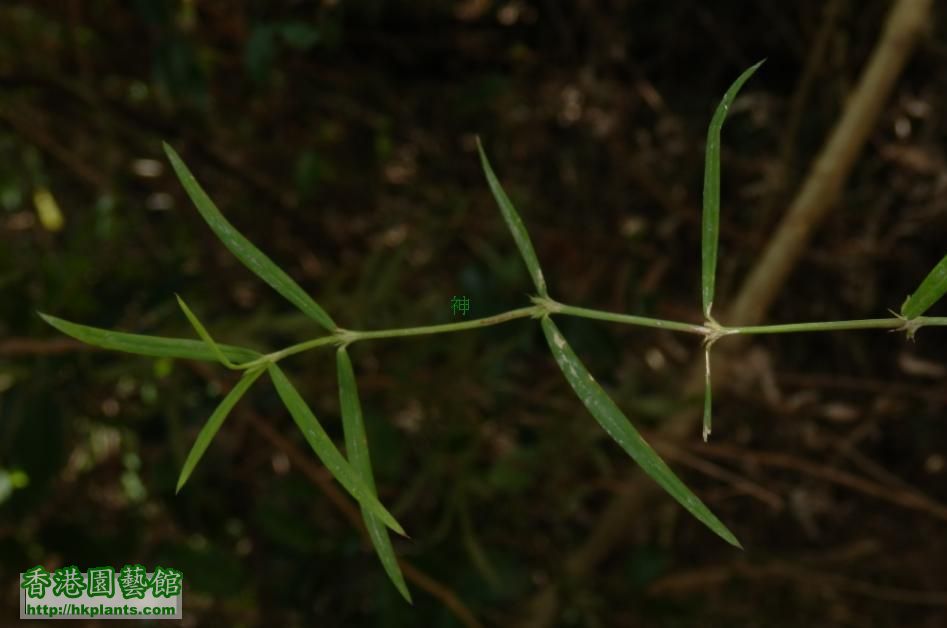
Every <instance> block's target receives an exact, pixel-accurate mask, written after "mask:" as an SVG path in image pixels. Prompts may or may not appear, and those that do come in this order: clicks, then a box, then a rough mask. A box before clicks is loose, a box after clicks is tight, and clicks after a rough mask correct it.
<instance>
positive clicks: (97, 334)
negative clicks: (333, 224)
mask: <svg viewBox="0 0 947 628" xmlns="http://www.w3.org/2000/svg"><path fill="white" fill-rule="evenodd" d="M164 148H165V152H166V153H167V155H168V159H169V160H170V161H171V165H172V167H173V168H174V171H175V173H176V174H177V176H178V178H179V179H180V181H181V183H182V185H183V186H184V189H185V191H186V192H187V194H188V196H189V197H190V198H191V200H192V201H193V202H194V204H195V206H196V207H197V209H198V211H199V212H200V214H201V216H202V217H203V218H204V220H205V222H207V224H208V225H209V226H210V228H211V230H212V231H213V232H214V233H215V234H216V235H217V237H218V238H219V239H220V240H221V242H223V243H224V245H225V246H226V247H227V248H228V249H229V250H230V251H231V252H232V253H233V254H234V255H235V256H236V257H237V258H238V259H239V260H240V261H241V262H243V264H245V265H246V266H247V267H248V268H249V269H250V270H252V271H253V272H254V273H255V274H256V275H257V276H259V277H260V278H261V279H263V280H264V281H265V282H266V283H268V284H269V285H270V286H272V287H273V288H274V289H275V290H276V291H277V292H278V293H280V294H281V295H282V296H284V297H285V298H286V299H287V300H288V301H290V302H291V303H293V304H294V305H295V306H296V307H298V308H299V309H300V310H301V311H302V312H303V313H305V314H306V315H308V316H309V317H310V318H312V319H313V320H314V321H316V322H317V323H318V324H319V325H320V326H322V327H323V328H325V329H326V330H328V331H330V332H337V331H338V326H337V325H336V323H335V321H333V320H332V318H331V317H330V316H329V314H328V313H327V312H326V311H325V310H324V309H323V308H322V307H321V306H320V305H319V304H318V303H316V302H315V301H314V300H313V299H312V298H311V297H310V296H309V295H308V294H306V292H305V291H304V290H303V289H302V287H300V286H299V284H297V283H296V282H295V281H294V280H293V279H292V278H291V277H290V276H289V275H288V274H286V273H285V272H284V271H283V270H282V269H280V268H279V267H278V266H277V265H276V264H275V263H274V262H273V261H272V260H270V259H269V257H267V256H266V255H265V254H264V253H263V252H262V251H260V250H259V249H258V248H256V247H255V246H254V245H253V244H252V243H251V242H250V241H249V240H247V239H246V238H245V237H244V236H243V235H242V234H241V233H240V232H239V231H237V230H236V229H235V228H234V227H233V225H231V224H230V223H229V222H228V221H227V220H226V219H225V218H224V217H223V215H222V214H221V213H220V211H219V210H218V209H217V207H216V205H215V204H214V203H213V201H212V200H211V199H210V197H208V196H207V194H206V193H205V192H204V190H203V188H202V187H201V186H200V184H199V183H198V182H197V180H196V179H195V178H194V176H193V175H192V174H191V172H190V170H189V169H188V167H187V166H186V165H185V164H184V162H183V161H182V160H181V158H180V157H179V156H178V154H177V153H176V152H175V151H174V149H172V148H171V147H170V146H168V145H167V144H165V145H164ZM177 301H178V304H179V306H180V307H181V310H182V311H183V312H184V315H185V316H186V318H187V319H188V321H189V322H190V324H191V326H192V327H194V329H195V331H196V332H197V335H198V336H199V337H200V339H201V340H200V341H194V340H189V339H183V338H162V337H155V336H145V335H139V334H129V333H124V332H115V331H111V330H106V329H99V328H95V327H89V326H86V325H79V324H76V323H72V322H69V321H65V320H62V319H59V318H56V317H53V316H48V315H46V314H40V315H41V316H42V317H43V319H44V320H45V321H46V322H47V323H49V324H50V325H52V326H53V327H55V328H56V329H58V330H59V331H61V332H63V333H65V334H67V335H69V336H72V337H73V338H76V339H77V340H80V341H82V342H85V343H88V344H91V345H94V346H97V347H101V348H104V349H111V350H117V351H125V352H129V353H135V354H139V355H147V356H153V357H164V358H183V359H194V360H205V361H217V362H220V363H221V364H223V365H224V366H226V367H227V368H230V369H235V370H243V371H244V373H243V375H242V376H241V378H240V379H239V380H238V381H237V383H236V384H235V385H234V387H233V388H232V389H231V390H230V391H229V392H228V393H227V394H226V395H225V396H224V398H223V400H222V401H221V402H220V403H219V404H218V406H217V408H216V409H215V410H214V411H213V412H212V413H211V416H210V418H208V420H207V422H206V423H205V424H204V426H203V427H202V428H201V430H200V432H199V433H198V435H197V438H196V439H195V441H194V444H193V446H192V447H191V450H190V451H189V452H188V455H187V458H186V459H185V461H184V464H183V466H182V468H181V472H180V475H179V477H178V482H177V487H176V491H180V490H181V488H183V486H184V484H185V483H186V482H187V480H188V478H190V476H191V474H192V472H193V471H194V469H195V467H196V466H197V463H198V462H199V461H200V459H201V457H202V456H203V455H204V452H205V451H206V450H207V448H208V447H209V446H210V443H211V441H212V440H213V438H214V436H215V435H216V434H217V432H218V430H219V429H220V427H221V426H222V425H223V423H224V421H225V420H226V418H227V416H228V415H229V414H230V412H231V410H232V409H233V407H234V406H235V405H236V403H237V402H238V401H239V400H240V399H241V398H242V397H243V396H244V394H246V392H247V391H248V390H249V389H250V387H251V386H252V385H253V384H254V383H255V382H256V380H257V379H259V377H260V375H262V374H263V373H264V372H267V373H268V374H269V376H270V379H271V380H272V382H273V384H274V386H275V388H276V392H277V394H278V395H279V397H280V399H281V400H282V401H283V403H284V405H285V406H286V408H287V410H288V411H289V413H290V415H291V416H292V417H293V420H294V421H295V423H296V425H297V427H298V428H299V429H300V431H301V432H302V433H303V436H304V437H305V439H306V441H307V442H308V443H309V445H310V447H312V449H313V451H314V452H315V454H316V456H317V457H318V458H319V459H320V460H321V461H322V463H323V464H324V465H325V466H326V468H327V469H328V470H329V472H330V473H331V474H332V476H333V477H334V478H335V479H336V480H337V481H338V482H339V483H340V484H341V485H342V486H343V487H344V488H345V489H346V490H347V491H348V492H349V493H350V494H351V495H352V497H354V498H355V499H356V500H357V501H358V502H359V504H360V506H361V510H362V518H363V520H364V522H365V527H366V529H367V531H368V536H369V538H370V539H371V542H372V545H373V546H374V548H375V550H376V552H377V554H378V556H379V558H380V560H381V563H382V565H383V567H384V569H385V571H386V572H387V574H388V576H389V577H390V578H391V580H392V582H393V583H394V585H395V587H396V588H397V589H398V591H399V592H400V593H401V595H402V596H404V598H405V599H406V600H408V601H409V602H410V601H411V595H410V593H409V591H408V588H407V585H406V584H405V581H404V576H403V575H402V573H401V569H400V567H399V565H398V561H397V558H396V557H395V554H394V550H393V548H392V546H391V540H390V538H389V536H388V530H387V529H391V530H394V531H395V532H397V533H398V534H401V535H404V534H405V533H404V530H403V528H402V527H401V525H400V524H399V523H398V522H397V520H396V519H395V518H394V516H392V515H391V513H390V512H388V510H387V509H386V508H385V507H384V506H383V505H382V504H381V502H380V501H379V500H378V497H377V493H376V490H375V482H374V478H373V476H372V470H371V462H370V460H369V458H368V442H367V438H366V435H365V428H364V424H363V421H362V415H361V407H360V404H359V402H358V391H357V388H356V385H355V375H354V372H353V369H352V365H351V362H350V360H349V357H348V354H347V352H346V350H345V348H344V347H343V348H340V349H339V351H338V357H337V366H338V377H339V394H340V400H341V406H342V419H343V430H344V432H345V437H346V442H347V447H346V449H347V451H348V455H349V459H348V460H347V459H346V458H345V457H344V456H343V455H342V453H341V452H340V451H339V450H338V448H337V447H336V446H335V444H334V443H333V442H332V439H331V438H329V436H328V434H327V433H326V431H325V429H323V427H322V425H321V424H320V423H319V421H318V420H317V419H316V417H315V415H314V414H313V412H312V410H311V409H310V408H309V406H308V405H307V404H306V402H305V401H304V400H303V398H302V396H301V395H300V394H299V392H298V391H297V390H296V388H295V387H294V386H293V384H292V383H291V382H290V380H289V378H287V377H286V375H285V374H284V373H283V371H282V369H280V368H279V367H278V366H277V365H276V363H275V360H273V359H271V358H270V357H269V356H265V355H262V354H260V353H259V352H257V351H254V350H252V349H247V348H244V347H234V346H230V345H225V344H219V343H217V342H216V341H215V340H214V339H213V337H212V336H211V335H210V333H209V332H208V331H207V329H206V327H205V326H204V325H203V323H201V321H200V319H198V317H197V316H196V315H195V314H194V313H193V312H192V311H191V309H190V308H189V307H188V306H187V304H186V303H185V302H184V300H183V299H182V298H181V297H180V296H178V297H177Z"/></svg>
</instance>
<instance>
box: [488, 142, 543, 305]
mask: <svg viewBox="0 0 947 628" xmlns="http://www.w3.org/2000/svg"><path fill="white" fill-rule="evenodd" d="M477 150H478V151H480V164H481V165H482V166H483V172H484V174H486V175H487V183H488V184H489V186H490V191H491V192H493V198H495V199H496V202H497V205H499V206H500V212H501V213H502V214H503V220H505V221H506V226H507V227H509V229H510V233H512V234H513V239H514V240H516V246H517V247H518V248H519V250H520V255H522V256H523V261H524V262H526V268H527V269H528V270H529V274H530V275H531V276H532V277H533V283H534V284H536V290H538V291H539V296H541V297H547V296H549V295H548V294H547V293H546V280H545V279H544V278H543V271H542V269H540V268H539V259H537V258H536V251H534V250H533V243H532V242H530V240H529V233H527V232H526V227H525V226H524V225H523V219H522V218H520V215H519V214H518V213H517V212H516V209H515V208H514V207H513V203H511V202H510V198H509V197H508V196H507V195H506V192H504V191H503V186H501V185H500V182H499V181H498V180H497V177H496V175H495V174H494V173H493V168H491V167H490V162H489V160H488V159H487V154H486V153H485V152H484V150H483V145H481V144H480V138H479V137H478V138H477Z"/></svg>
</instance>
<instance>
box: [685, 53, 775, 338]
mask: <svg viewBox="0 0 947 628" xmlns="http://www.w3.org/2000/svg"><path fill="white" fill-rule="evenodd" d="M764 61H765V59H764ZM762 64H763V61H760V62H759V63H757V64H756V65H754V66H752V67H750V68H749V69H747V70H746V71H744V72H743V74H741V75H740V76H739V77H738V78H737V80H735V81H734V82H733V85H731V86H730V89H728V90H727V92H726V93H725V94H724V95H723V99H722V100H721V101H720V104H719V105H718V106H717V110H716V111H714V117H713V118H712V119H711V120H710V128H708V129H707V148H706V154H705V158H704V211H703V216H702V219H701V223H702V224H701V277H700V278H701V297H702V300H703V307H704V318H707V319H709V318H710V310H711V308H712V307H713V304H714V284H715V282H716V276H717V245H718V242H719V239H720V130H721V129H722V128H723V121H724V120H725V119H726V117H727V111H728V110H729V109H730V105H731V104H733V100H734V99H735V98H736V97H737V93H738V92H739V91H740V88H742V87H743V84H744V83H746V81H747V80H748V79H749V78H750V76H752V74H753V73H754V72H756V69H757V68H759V67H760V66H761V65H762Z"/></svg>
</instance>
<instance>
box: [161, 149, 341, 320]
mask: <svg viewBox="0 0 947 628" xmlns="http://www.w3.org/2000/svg"><path fill="white" fill-rule="evenodd" d="M163 145H164V152H165V153H167V155H168V159H169V160H170V161H171V167H172V168H174V172H175V174H177V176H178V179H180V181H181V185H183V186H184V190H185V191H186V192H187V195H188V196H190V197H191V201H193V203H194V205H195V206H196V207H197V211H199V212H200V213H201V216H203V217H204V221H205V222H207V224H208V225H209V226H210V228H211V230H213V232H214V233H215V234H217V237H218V238H220V241H221V242H223V243H224V246H226V247H227V248H228V249H230V252H231V253H233V254H234V255H235V256H236V257H237V259H239V260H240V261H241V262H243V264H244V265H245V266H246V267H247V268H249V269H250V270H252V271H253V272H254V273H256V274H257V276H258V277H259V278H260V279H262V280H263V281H265V282H266V283H268V284H270V286H272V287H273V289H274V290H276V291H277V292H279V293H280V294H281V295H283V296H284V297H285V298H286V299H287V300H288V301H289V302H290V303H292V304H293V305H295V306H296V307H298V308H299V309H300V310H302V312H303V313H305V314H306V315H308V316H309V317H310V318H312V319H313V320H315V321H316V322H317V323H319V324H320V325H322V326H323V327H325V328H326V329H327V330H329V331H334V330H335V329H336V327H337V325H336V324H335V321H333V320H332V318H331V317H330V316H329V314H328V313H326V311H325V310H323V309H322V307H320V306H319V304H318V303H316V302H315V301H313V300H312V297H310V296H309V295H308V294H306V292H305V291H304V290H303V289H302V288H301V287H300V286H299V284H298V283H296V282H295V281H293V279H292V277H290V276H289V275H287V274H286V273H285V272H283V270H282V269H281V268H280V267H279V266H277V265H276V264H275V263H274V262H273V261H272V260H271V259H270V258H269V257H267V256H266V255H265V254H264V253H263V252H262V251H261V250H260V249H258V248H257V247H256V246H254V245H253V243H252V242H250V241H249V240H247V239H246V238H245V237H244V236H243V234H241V233H240V232H239V231H237V230H236V229H235V228H234V226H233V225H231V224H230V223H229V222H228V221H227V219H226V218H224V216H223V214H221V213H220V210H219V209H217V205H215V204H214V201H212V200H211V199H210V197H209V196H207V193H206V192H204V188H202V187H201V185H200V184H199V183H198V182H197V179H195V178H194V175H193V174H191V171H190V170H189V169H188V167H187V166H186V165H185V164H184V162H183V161H182V160H181V157H180V156H179V155H178V154H177V153H176V152H175V150H174V149H173V148H171V146H169V145H168V144H167V143H164V144H163Z"/></svg>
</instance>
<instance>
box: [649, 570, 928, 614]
mask: <svg viewBox="0 0 947 628" xmlns="http://www.w3.org/2000/svg"><path fill="white" fill-rule="evenodd" d="M735 578H740V579H744V580H754V581H756V580H762V579H781V580H789V581H791V582H792V583H793V584H795V585H796V586H798V587H799V588H803V589H812V588H818V589H823V588H829V589H837V590H839V591H842V592H844V593H850V594H855V595H862V596H865V597H871V598H874V599H877V600H882V601H884V602H892V603H896V604H917V605H922V606H947V591H918V590H916V589H904V588H900V587H891V586H885V585H878V584H873V583H870V582H864V581H861V580H854V579H852V578H849V577H847V576H841V575H837V574H831V573H826V572H825V571H824V570H822V569H804V568H800V567H796V566H795V565H790V564H787V563H785V562H780V561H773V562H770V563H767V564H763V565H752V564H749V563H746V562H743V561H739V562H734V563H731V564H728V565H714V566H709V567H701V568H699V569H691V570H688V571H683V572H678V573H675V574H672V575H670V576H666V577H664V578H661V579H660V580H658V581H657V582H655V583H654V584H653V585H651V587H649V589H648V592H649V593H651V594H652V595H669V594H683V593H694V592H698V591H700V592H706V591H708V590H709V589H712V588H714V587H720V586H723V585H726V584H728V583H729V582H730V581H731V580H733V579H735Z"/></svg>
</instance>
